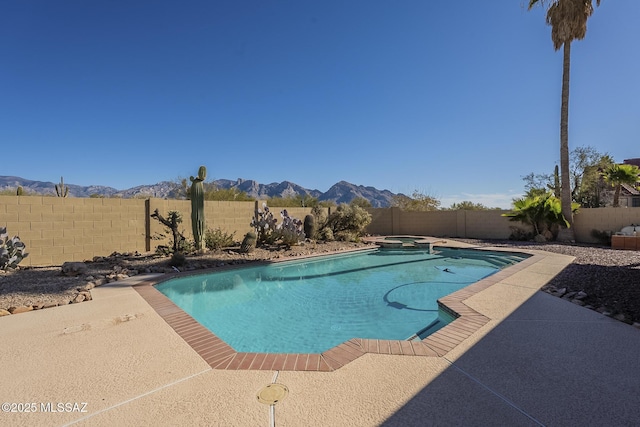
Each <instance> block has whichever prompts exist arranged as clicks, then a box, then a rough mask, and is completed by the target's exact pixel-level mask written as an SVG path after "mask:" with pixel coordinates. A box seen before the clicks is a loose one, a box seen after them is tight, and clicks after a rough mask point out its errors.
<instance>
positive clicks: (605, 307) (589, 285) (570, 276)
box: [456, 239, 640, 324]
mask: <svg viewBox="0 0 640 427" xmlns="http://www.w3.org/2000/svg"><path fill="white" fill-rule="evenodd" d="M456 240H459V241H463V242H466V243H471V244H476V245H478V246H501V247H510V248H514V249H537V250H542V251H547V252H554V253H558V254H564V255H571V256H574V257H575V258H576V259H575V260H574V262H573V263H572V264H570V265H569V266H567V268H565V269H564V270H563V271H562V272H560V274H558V275H557V276H556V277H555V278H554V279H553V280H551V282H549V284H547V285H546V286H545V287H544V288H543V290H544V291H546V292H549V293H551V294H553V295H556V296H559V297H563V298H565V299H570V300H574V299H576V297H577V298H578V301H574V302H576V303H578V304H580V305H582V303H584V305H585V307H588V308H590V309H593V310H597V311H599V312H601V313H605V314H607V315H610V316H612V317H615V318H616V319H618V320H621V321H623V322H626V323H630V324H632V323H636V322H640V251H623V250H614V249H611V248H610V247H604V246H593V245H581V244H560V243H556V242H550V243H533V242H515V241H509V240H506V241H505V240H471V239H456ZM580 292H583V293H584V294H586V296H584V295H583V294H580ZM579 301H582V303H580V302H579Z"/></svg>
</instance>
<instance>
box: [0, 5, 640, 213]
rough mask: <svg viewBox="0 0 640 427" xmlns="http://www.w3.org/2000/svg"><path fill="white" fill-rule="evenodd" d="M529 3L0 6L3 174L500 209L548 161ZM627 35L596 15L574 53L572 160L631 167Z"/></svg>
mask: <svg viewBox="0 0 640 427" xmlns="http://www.w3.org/2000/svg"><path fill="white" fill-rule="evenodd" d="M526 3H527V1H524V0H491V1H488V2H481V1H477V0H458V1H455V2H453V1H452V2H449V1H424V0H400V1H395V2H390V1H387V0H384V1H382V0H366V1H365V0H361V1H359V0H347V1H345V0H340V1H333V0H323V1H306V0H290V1H280V0H259V1H247V0H234V1H231V0H228V1H185V2H181V1H160V0H154V1H147V0H137V1H124V0H112V1H100V0H92V1H85V0H74V1H71V0H57V1H50V0H43V1H32V0H19V1H18V0H15V1H7V0H0V146H1V147H2V150H1V151H0V158H1V159H2V162H1V163H0V175H14V176H20V177H23V178H28V179H34V180H41V181H52V182H57V181H58V179H59V178H60V176H64V178H65V182H67V183H72V184H78V185H107V186H112V187H115V188H118V189H125V188H130V187H133V186H137V185H142V184H152V183H155V182H158V181H163V180H175V179H177V178H179V177H188V176H189V175H194V174H196V173H197V169H198V166H200V165H205V166H207V169H208V179H209V180H213V179H220V178H226V179H236V178H244V179H254V180H257V181H259V182H261V183H265V184H266V183H270V182H279V181H283V180H289V181H292V182H295V183H297V184H299V185H302V186H304V187H306V188H312V189H317V190H320V191H326V190H328V189H329V187H330V186H331V185H333V184H334V183H336V182H338V181H340V180H345V181H349V182H351V183H354V184H358V185H365V186H373V187H376V188H378V189H381V190H382V189H388V190H390V191H393V192H395V193H398V192H402V193H405V194H411V193H412V192H413V191H414V190H418V191H419V192H421V193H424V194H429V195H432V196H435V197H437V198H439V199H440V200H441V201H442V205H443V206H444V207H448V206H449V205H451V203H453V202H459V201H462V200H471V201H474V202H479V203H484V204H486V205H488V206H498V207H505V208H508V207H509V206H510V202H511V199H512V198H513V197H516V196H519V195H521V194H522V192H523V181H522V179H521V178H522V176H524V175H526V174H528V173H530V172H535V173H550V172H552V171H553V167H554V165H555V164H556V163H557V162H558V159H559V120H560V118H559V117H560V115H559V111H560V85H561V71H562V70H561V68H562V52H561V51H558V52H555V51H554V50H553V45H552V42H551V37H550V31H551V29H550V27H548V26H547V25H546V24H545V21H544V10H543V9H542V8H538V9H535V10H532V11H530V12H529V11H527V10H526ZM594 3H595V2H594ZM638 22H640V1H638V0H616V1H612V0H604V1H602V3H601V6H600V7H599V8H597V9H596V11H595V13H594V15H593V16H592V17H591V19H590V20H589V24H588V32H587V37H586V38H585V39H584V40H582V41H578V42H575V43H574V44H573V45H572V47H573V49H572V82H571V99H570V120H569V138H570V140H569V144H570V148H574V147H576V146H593V147H594V148H596V149H597V150H599V151H600V152H603V153H609V154H610V155H612V156H613V158H614V159H615V160H616V161H618V162H622V161H623V160H624V159H627V158H634V157H640V81H639V80H638V76H640V54H638V52H639V50H638V45H639V44H640V25H638Z"/></svg>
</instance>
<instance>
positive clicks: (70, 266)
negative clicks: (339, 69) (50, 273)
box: [62, 262, 87, 277]
mask: <svg viewBox="0 0 640 427" xmlns="http://www.w3.org/2000/svg"><path fill="white" fill-rule="evenodd" d="M86 273H87V266H86V264H85V263H83V262H65V263H64V264H62V274H63V275H65V276H70V277H75V276H80V275H81V274H86Z"/></svg>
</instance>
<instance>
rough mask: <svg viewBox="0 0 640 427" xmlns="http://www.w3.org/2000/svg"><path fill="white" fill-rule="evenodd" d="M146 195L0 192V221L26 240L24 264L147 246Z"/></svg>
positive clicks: (29, 264) (76, 257)
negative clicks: (70, 195) (66, 195)
mask: <svg viewBox="0 0 640 427" xmlns="http://www.w3.org/2000/svg"><path fill="white" fill-rule="evenodd" d="M144 202H145V201H144V200H137V199H91V198H83V199H80V198H61V197H44V196H42V197H36V196H27V197H24V196H23V197H18V196H0V226H4V227H7V232H8V234H9V235H10V236H14V235H17V236H19V237H20V239H21V240H22V241H23V242H24V243H25V244H26V246H27V252H28V253H29V256H28V257H27V258H26V259H25V260H24V261H23V262H22V263H21V265H27V266H43V265H60V264H62V263H63V262H65V261H83V260H85V259H87V258H92V257H93V256H95V255H109V254H111V253H113V252H115V251H118V252H133V251H141V252H144V251H145V235H146V233H145V224H146V223H145V210H144Z"/></svg>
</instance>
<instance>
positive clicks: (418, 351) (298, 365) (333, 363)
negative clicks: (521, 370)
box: [132, 248, 545, 372]
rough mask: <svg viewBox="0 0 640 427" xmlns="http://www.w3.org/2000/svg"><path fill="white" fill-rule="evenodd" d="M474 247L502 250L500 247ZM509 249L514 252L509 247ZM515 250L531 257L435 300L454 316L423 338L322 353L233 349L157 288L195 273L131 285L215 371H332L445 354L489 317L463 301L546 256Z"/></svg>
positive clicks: (351, 344)
mask: <svg viewBox="0 0 640 427" xmlns="http://www.w3.org/2000/svg"><path fill="white" fill-rule="evenodd" d="M475 249H480V250H492V251H495V250H500V248H490V249H487V248H475ZM507 251H508V252H513V250H507ZM518 252H520V253H525V254H527V255H530V257H529V258H527V259H525V260H523V261H521V262H519V263H518V264H515V265H512V266H510V267H507V268H505V269H504V270H501V271H499V272H498V273H496V274H493V275H491V276H489V277H487V278H485V279H482V280H480V281H478V282H476V283H473V284H471V285H469V286H467V287H465V288H463V289H460V290H458V291H456V292H454V293H452V294H449V295H447V296H445V297H443V298H441V299H440V300H438V304H439V306H440V307H441V308H442V309H443V310H445V311H447V312H449V313H450V314H451V315H453V316H454V317H456V319H455V320H454V321H453V322H451V323H449V324H448V325H446V326H444V327H443V328H441V329H440V330H438V331H436V332H435V333H433V334H431V335H429V336H428V337H426V338H425V339H423V340H410V341H407V340H377V339H361V338H353V339H351V340H349V341H346V342H344V343H342V344H340V345H338V346H336V347H333V348H331V349H329V350H327V351H325V352H324V353H322V354H296V353H288V354H269V353H245V352H237V351H235V350H234V349H233V348H232V347H231V346H229V345H228V344H227V343H226V342H224V341H223V340H221V339H220V338H218V337H217V336H216V335H215V334H214V333H212V332H211V331H209V330H208V329H206V328H205V327H204V326H202V325H201V324H200V323H198V322H197V321H196V320H195V319H193V318H192V317H191V316H190V315H189V314H187V313H186V312H184V311H183V310H182V309H181V308H180V307H178V306H177V305H175V304H174V303H173V302H172V301H171V300H170V299H169V298H167V297H166V296H165V295H164V294H162V293H161V292H160V291H158V290H157V289H156V288H155V285H156V284H158V283H160V282H164V281H166V280H169V279H171V278H174V277H182V276H183V275H184V274H194V272H190V273H184V274H178V273H176V274H170V275H167V276H166V277H161V278H159V279H150V280H145V281H141V282H139V283H137V284H135V285H132V286H133V288H134V289H135V290H136V291H137V292H138V294H139V295H140V296H141V297H142V298H143V299H144V300H145V301H146V302H147V303H148V304H149V305H150V306H151V307H152V308H153V309H154V310H155V311H156V313H158V315H159V316H160V317H162V318H163V319H164V321H165V322H166V323H167V324H168V325H169V326H170V327H171V328H172V329H173V330H174V331H175V332H176V333H177V334H178V335H179V336H180V337H181V338H182V339H183V340H184V341H185V342H186V343H187V344H189V346H191V348H192V349H193V350H194V351H195V352H196V353H198V354H199V355H200V357H202V358H203V359H204V360H205V361H206V362H207V363H208V364H209V366H211V368H213V369H225V370H270V371H317V372H331V371H335V370H337V369H340V368H341V367H343V366H345V365H346V364H348V363H350V362H353V361H354V360H356V359H357V358H359V357H360V356H362V355H364V354H366V353H373V354H385V355H395V356H422V357H425V356H426V357H441V356H445V355H446V354H447V353H448V352H450V351H451V350H453V349H454V348H455V347H456V346H458V345H459V344H460V343H462V342H463V341H464V340H466V339H467V338H469V337H470V336H471V335H473V334H474V333H475V332H477V331H478V330H479V329H480V328H482V327H483V326H484V325H486V324H487V323H488V322H489V320H490V319H489V318H488V317H486V316H484V315H483V314H481V313H478V312H477V311H475V310H473V309H471V308H470V307H468V306H467V305H466V304H465V303H464V300H466V299H468V298H469V297H471V296H473V295H475V294H477V293H479V292H481V291H483V290H485V289H487V288H489V287H490V286H492V285H494V284H496V283H499V282H500V281H502V280H504V279H506V278H507V277H510V276H512V275H513V274H515V273H517V272H519V271H522V270H524V269H525V268H528V267H530V266H531V265H533V264H535V263H537V262H539V261H540V260H541V259H543V258H545V256H544V255H540V254H536V253H529V252H528V251H518ZM325 255H326V254H325ZM283 261H284V260H283ZM287 261H288V260H287ZM276 262H279V261H276ZM252 265H257V264H252ZM243 266H244V267H246V266H247V265H246V264H245V265H241V266H231V267H230V268H240V267H243ZM210 271H220V270H219V269H216V270H199V271H197V272H195V274H206V273H207V272H210Z"/></svg>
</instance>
